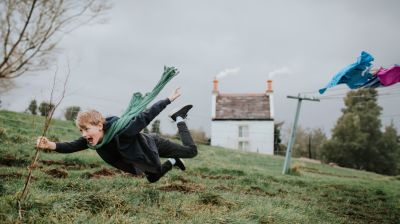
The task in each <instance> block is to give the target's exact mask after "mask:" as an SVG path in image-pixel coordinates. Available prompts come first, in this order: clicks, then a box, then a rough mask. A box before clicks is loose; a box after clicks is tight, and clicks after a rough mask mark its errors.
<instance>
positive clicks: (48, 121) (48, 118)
mask: <svg viewBox="0 0 400 224" xmlns="http://www.w3.org/2000/svg"><path fill="white" fill-rule="evenodd" d="M57 73H58V68H57V70H56V72H55V74H54V78H53V86H52V89H51V94H50V105H51V103H52V100H53V97H54V90H55V89H56V77H57ZM69 76H70V68H69V65H68V73H67V76H66V79H65V81H64V87H63V88H64V89H63V91H62V93H61V97H60V99H59V100H58V102H57V103H56V104H55V106H54V107H53V108H51V110H50V113H48V115H47V116H46V118H45V122H44V125H43V132H42V135H41V136H42V137H45V136H46V134H47V131H48V130H49V127H50V124H51V120H52V118H53V115H54V111H55V110H56V109H57V107H58V106H59V105H60V103H61V102H62V100H63V99H64V96H65V92H66V88H67V83H68V80H69ZM35 150H36V151H35V154H34V156H33V159H32V161H31V164H30V165H29V166H28V176H27V178H26V180H25V185H24V188H23V190H22V193H21V194H20V195H19V197H18V198H17V206H18V215H19V219H20V220H22V202H23V199H24V197H25V196H26V195H27V194H28V191H29V183H30V181H31V179H32V172H33V170H34V169H35V167H36V162H37V160H38V158H39V152H40V148H38V147H37V146H35Z"/></svg>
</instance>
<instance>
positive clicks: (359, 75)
mask: <svg viewBox="0 0 400 224" xmlns="http://www.w3.org/2000/svg"><path fill="white" fill-rule="evenodd" d="M373 60H374V57H372V55H370V54H368V53H367V52H365V51H362V52H361V55H360V56H359V57H358V59H357V62H355V63H353V64H351V65H349V66H347V67H345V68H344V69H342V70H341V71H340V72H338V73H337V74H336V75H335V76H334V77H333V78H332V80H331V81H330V82H329V83H328V84H327V85H326V86H325V87H324V88H322V89H320V90H319V93H320V94H323V93H324V92H325V91H326V89H328V88H331V87H333V86H336V85H338V84H347V86H348V87H349V88H350V89H356V88H359V87H362V86H364V85H365V84H366V83H368V82H369V81H371V79H373V78H374V77H373V75H372V74H371V73H370V72H369V68H370V66H371V62H372V61H373Z"/></svg>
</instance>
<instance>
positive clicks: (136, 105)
mask: <svg viewBox="0 0 400 224" xmlns="http://www.w3.org/2000/svg"><path fill="white" fill-rule="evenodd" d="M178 73H179V71H178V70H177V69H176V68H174V67H164V73H163V74H162V76H161V79H160V81H158V83H157V85H156V86H155V87H154V89H153V90H152V91H151V92H148V93H146V94H145V95H144V96H143V95H142V94H141V93H140V92H136V93H134V94H133V96H132V98H131V101H130V102H129V105H128V107H127V108H126V110H125V112H124V113H123V114H122V115H121V117H120V118H119V119H118V120H117V121H116V122H114V123H113V124H112V125H111V127H110V128H109V129H107V131H106V132H105V133H104V136H103V139H102V141H101V142H100V143H99V144H97V145H95V146H91V145H88V147H89V148H91V149H98V148H101V147H102V146H103V145H105V144H107V143H109V142H110V141H111V139H112V138H113V137H114V136H115V134H117V133H118V132H119V131H120V130H122V129H123V128H125V127H126V126H127V125H128V124H129V122H130V121H131V120H132V119H133V118H134V117H135V116H136V115H138V114H139V113H141V112H143V111H144V110H145V109H146V107H147V105H148V104H149V103H150V102H151V101H152V100H153V99H154V98H155V97H156V96H157V95H158V93H160V91H161V90H162V89H163V88H164V86H165V85H166V84H167V83H168V82H169V81H170V80H171V79H172V78H173V77H175V76H176V75H177V74H178Z"/></svg>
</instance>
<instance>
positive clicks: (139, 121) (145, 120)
mask: <svg viewBox="0 0 400 224" xmlns="http://www.w3.org/2000/svg"><path fill="white" fill-rule="evenodd" d="M180 89H181V88H180V87H178V88H176V89H175V90H174V91H173V92H172V93H171V95H170V96H169V97H168V98H166V99H164V100H160V101H158V102H157V103H155V104H153V105H152V106H151V107H150V108H148V109H146V110H145V111H143V112H142V113H139V114H138V115H137V116H136V117H134V118H133V120H132V122H131V123H130V125H129V127H128V128H127V129H129V131H128V132H129V133H131V134H137V133H139V132H140V131H141V130H143V129H144V128H145V127H146V126H147V125H149V124H150V122H151V121H152V120H153V119H154V118H155V117H157V115H158V114H159V113H160V112H161V111H163V110H164V109H165V107H167V105H168V104H170V103H171V102H173V101H174V100H176V99H177V98H178V97H180V96H181V92H180Z"/></svg>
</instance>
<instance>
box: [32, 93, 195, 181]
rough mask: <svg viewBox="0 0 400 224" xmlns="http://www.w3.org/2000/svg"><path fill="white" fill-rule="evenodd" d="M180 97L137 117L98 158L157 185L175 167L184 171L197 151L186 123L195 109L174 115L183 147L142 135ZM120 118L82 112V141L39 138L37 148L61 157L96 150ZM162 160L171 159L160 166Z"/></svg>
mask: <svg viewBox="0 0 400 224" xmlns="http://www.w3.org/2000/svg"><path fill="white" fill-rule="evenodd" d="M180 95H181V93H180V91H179V88H178V89H176V90H175V91H174V92H173V93H172V94H171V96H170V97H168V98H167V99H164V100H160V101H158V102H156V103H155V104H153V105H152V106H151V107H150V108H148V109H147V110H145V111H143V112H141V113H139V114H138V115H137V116H135V117H134V118H133V119H132V120H131V121H130V123H129V124H128V125H127V126H126V127H124V128H123V129H122V130H121V131H119V132H118V133H117V134H116V135H115V136H114V137H113V138H112V140H111V141H110V142H108V143H107V144H104V145H102V146H101V147H99V148H96V152H97V153H98V154H99V156H100V157H101V158H102V159H103V160H104V161H105V162H107V163H108V164H110V165H112V166H114V167H115V168H117V169H120V170H123V171H125V172H128V173H132V174H135V175H137V174H142V173H144V174H145V175H146V178H147V180H148V181H149V182H151V183H153V182H156V181H158V180H159V179H160V178H161V177H162V176H164V174H166V173H167V172H168V171H170V170H171V169H172V166H176V167H178V168H179V169H181V170H185V165H184V163H183V161H182V160H181V159H180V158H193V157H195V156H196V155H197V147H196V145H195V144H194V142H193V139H192V137H191V135H190V132H189V130H188V128H187V127H186V124H185V121H184V119H185V118H186V116H187V113H188V111H189V110H190V109H191V108H192V105H186V106H184V107H182V108H181V109H179V110H178V111H176V112H175V113H173V114H171V115H170V117H171V119H172V120H174V121H175V122H176V124H177V126H178V130H179V134H180V136H181V140H182V143H183V145H180V144H176V143H173V142H171V141H169V140H167V139H164V138H161V137H160V136H158V135H156V134H145V133H140V132H141V131H142V130H143V129H144V128H145V127H146V126H147V125H148V124H149V123H150V122H151V121H152V120H153V119H154V118H155V117H156V116H157V115H158V114H159V113H160V112H161V111H162V110H163V109H164V108H165V107H166V106H167V105H168V104H170V103H171V102H173V101H174V100H175V99H176V98H178V97H179V96H180ZM116 120H118V118H117V117H108V118H104V117H103V116H102V115H101V114H100V113H99V112H97V111H95V110H90V111H85V112H80V113H79V114H78V116H77V119H76V122H75V123H76V126H77V127H78V128H79V130H80V132H81V135H82V137H81V138H79V139H77V140H75V141H72V142H51V141H49V140H48V139H47V138H45V137H39V138H38V140H37V147H39V148H41V149H51V150H55V151H57V152H60V153H72V152H77V151H80V150H84V149H87V148H88V144H89V145H90V146H96V145H97V144H99V143H101V141H102V138H103V136H104V134H105V132H106V131H107V129H108V128H110V127H111V125H112V123H114V122H116ZM160 157H163V158H169V159H168V160H167V161H166V162H165V163H163V164H162V165H161V163H160Z"/></svg>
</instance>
